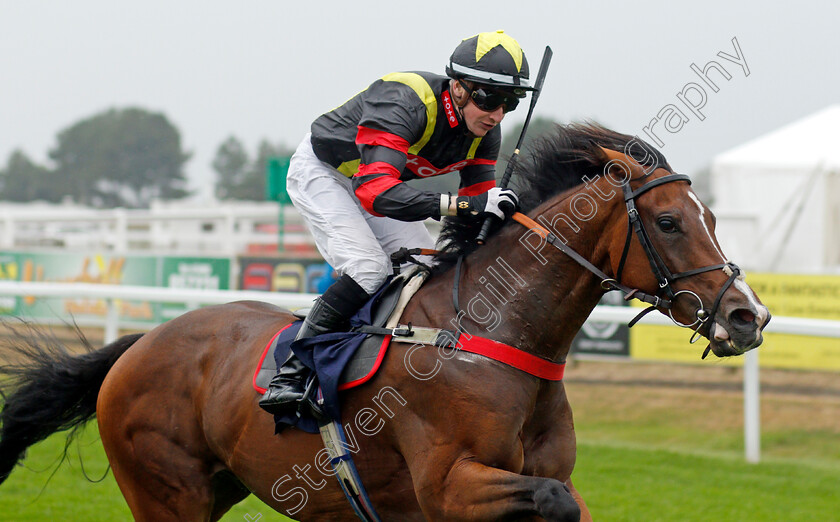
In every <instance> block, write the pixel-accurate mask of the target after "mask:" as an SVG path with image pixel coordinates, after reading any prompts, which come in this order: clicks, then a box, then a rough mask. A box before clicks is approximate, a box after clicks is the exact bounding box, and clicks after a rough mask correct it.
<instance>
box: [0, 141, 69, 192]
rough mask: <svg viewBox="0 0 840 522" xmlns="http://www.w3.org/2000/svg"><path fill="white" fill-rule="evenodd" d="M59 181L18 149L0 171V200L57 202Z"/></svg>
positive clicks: (59, 187)
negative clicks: (0, 188) (0, 185)
mask: <svg viewBox="0 0 840 522" xmlns="http://www.w3.org/2000/svg"><path fill="white" fill-rule="evenodd" d="M61 181H62V180H60V179H57V176H55V175H54V173H53V172H51V171H50V170H49V169H47V168H46V167H43V166H41V165H38V164H36V163H34V162H33V161H32V160H30V159H29V157H28V156H27V155H26V153H24V152H23V151H21V150H19V149H18V150H15V151H14V152H12V154H11V155H10V156H9V161H8V163H7V164H6V168H5V169H4V170H2V171H0V184H2V190H0V199H3V200H5V201H19V202H26V201H35V200H45V201H52V202H58V201H60V200H61V196H62V190H61V187H62V183H61Z"/></svg>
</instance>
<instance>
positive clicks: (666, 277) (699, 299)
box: [599, 141, 770, 357]
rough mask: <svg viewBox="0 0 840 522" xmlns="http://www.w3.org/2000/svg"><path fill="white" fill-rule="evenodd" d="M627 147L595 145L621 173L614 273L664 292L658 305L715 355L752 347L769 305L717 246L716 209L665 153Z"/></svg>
mask: <svg viewBox="0 0 840 522" xmlns="http://www.w3.org/2000/svg"><path fill="white" fill-rule="evenodd" d="M635 145H646V144H642V142H639V141H637V142H636V143H635ZM630 146H631V147H632V145H630ZM638 149H644V147H642V146H640V147H638ZM648 150H649V149H648ZM637 152H638V150H637ZM632 155H634V154H633V152H632V151H630V150H629V148H625V149H624V152H616V151H614V150H610V149H607V148H601V154H600V155H599V156H600V157H601V160H602V162H603V165H604V167H603V168H604V170H603V172H604V176H605V177H607V178H610V179H611V180H612V181H623V183H622V184H621V187H620V188H621V192H622V193H623V199H624V204H623V205H620V206H619V209H623V210H624V211H625V212H624V215H623V216H621V217H620V219H619V220H618V222H617V223H618V224H617V225H615V223H616V222H615V221H614V222H613V223H614V226H613V229H612V236H611V241H610V245H609V259H610V265H611V268H612V273H613V274H614V275H615V279H616V280H617V281H618V282H619V283H621V284H623V285H625V286H627V287H630V288H633V289H640V290H641V291H643V292H646V293H648V294H652V295H655V296H658V297H661V298H663V299H665V301H664V304H659V306H658V308H659V309H660V311H662V312H663V313H666V314H668V315H670V317H671V318H672V319H673V320H674V321H675V322H676V323H678V324H680V325H682V326H687V327H690V328H692V329H695V330H696V331H697V332H698V333H699V334H701V335H703V336H705V337H707V338H708V339H709V346H710V348H711V350H712V351H713V352H714V354H715V355H717V356H719V357H723V356H729V355H740V354H742V353H744V352H746V351H747V350H750V349H752V348H755V347H757V346H758V345H760V344H761V342H762V340H763V339H762V330H763V329H764V327H765V326H766V325H767V323H768V321H769V320H770V313H769V312H768V310H767V308H766V307H765V306H764V305H762V304H761V302H760V301H759V299H758V297H757V296H756V295H755V292H753V290H752V288H750V287H749V285H747V283H746V282H745V280H744V274H743V272H741V271H740V269H739V268H738V266H737V265H735V264H734V263H732V262H730V261H729V260H728V259H727V258H726V256H725V255H724V254H723V252H722V250H721V248H720V245H719V244H718V241H717V239H716V237H715V217H714V215H713V214H712V212H711V211H710V210H709V208H708V207H706V205H704V204H703V203H702V202H701V201H700V199H699V198H698V197H697V195H696V194H695V193H694V191H693V190H691V186H690V183H691V182H690V180H689V179H688V177H687V176H683V175H679V174H675V173H674V172H673V171H671V169H670V167H669V166H668V164H667V163H666V162H664V161H660V162H657V161H655V160H654V161H650V160H649V159H648V160H647V161H646V160H645V159H640V161H636V160H635V159H634V158H633V157H631V156H632ZM636 155H637V154H636ZM663 159H664V158H663ZM619 212H621V210H619ZM654 304H658V303H654ZM703 355H704V356H705V355H706V353H704V354H703Z"/></svg>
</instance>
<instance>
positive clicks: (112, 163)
mask: <svg viewBox="0 0 840 522" xmlns="http://www.w3.org/2000/svg"><path fill="white" fill-rule="evenodd" d="M49 155H50V158H52V159H53V160H54V161H55V163H56V169H55V170H56V173H57V174H58V176H59V177H61V178H63V179H64V180H65V181H69V183H68V184H67V192H68V194H69V195H71V196H72V197H73V199H74V200H76V201H77V202H78V203H82V204H86V205H92V206H98V207H115V206H124V207H135V208H139V207H148V206H149V203H150V202H151V200H152V199H155V198H162V199H174V198H181V197H184V196H186V195H188V194H189V191H188V190H187V189H186V186H187V180H186V176H185V174H184V170H183V168H184V164H185V163H186V162H187V160H189V157H190V155H189V154H187V153H185V152H183V151H182V150H181V136H180V133H179V132H178V129H177V128H175V127H174V126H173V125H172V124H171V123H170V122H169V121H168V120H167V118H166V116H164V115H163V114H160V113H152V112H148V111H146V110H143V109H138V108H128V109H122V110H117V109H111V110H109V111H106V112H103V113H100V114H97V115H95V116H93V117H91V118H89V119H86V120H83V121H81V122H79V123H76V124H75V125H73V126H71V127H69V128H67V129H65V130H63V131H61V132H60V133H59V134H58V145H57V146H56V147H55V148H54V149H53V150H51V151H50V153H49Z"/></svg>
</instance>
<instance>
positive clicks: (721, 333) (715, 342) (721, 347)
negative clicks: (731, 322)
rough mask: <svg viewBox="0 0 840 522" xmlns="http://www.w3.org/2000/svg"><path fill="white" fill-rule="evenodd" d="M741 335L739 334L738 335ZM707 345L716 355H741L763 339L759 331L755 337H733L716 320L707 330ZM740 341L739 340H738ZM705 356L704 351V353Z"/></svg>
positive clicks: (756, 345)
mask: <svg viewBox="0 0 840 522" xmlns="http://www.w3.org/2000/svg"><path fill="white" fill-rule="evenodd" d="M739 337H741V336H739ZM708 338H709V347H710V348H711V350H712V353H714V354H715V355H717V356H718V357H731V356H733V355H742V354H744V353H745V352H748V351H750V350H752V349H753V348H756V347H758V346H759V345H760V344H761V342H762V341H763V340H764V339H763V336H762V335H761V334H760V333H759V334H758V337H757V338H754V339H751V340H747V339H733V338H732V337H731V336H730V334H729V332H728V331H727V330H726V328H725V327H724V326H723V325H721V324H720V323H718V322H715V323H714V324H712V326H711V328H710V331H709V335H708ZM739 341H741V342H739ZM704 356H705V353H704Z"/></svg>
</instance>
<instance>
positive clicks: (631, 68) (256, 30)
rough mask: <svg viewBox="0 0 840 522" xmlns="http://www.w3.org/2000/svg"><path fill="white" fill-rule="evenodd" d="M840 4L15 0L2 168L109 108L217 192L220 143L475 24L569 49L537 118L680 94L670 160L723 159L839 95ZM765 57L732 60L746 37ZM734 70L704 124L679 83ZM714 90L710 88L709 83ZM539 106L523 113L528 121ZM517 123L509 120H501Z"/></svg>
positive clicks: (423, 59) (4, 38) (648, 110)
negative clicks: (158, 136)
mask: <svg viewBox="0 0 840 522" xmlns="http://www.w3.org/2000/svg"><path fill="white" fill-rule="evenodd" d="M837 20H840V4H838V3H837V2H829V1H825V2H812V1H798V2H784V4H782V3H780V2H761V1H748V2H734V1H731V0H730V1H723V2H721V1H704V2H657V1H636V2H632V3H630V2H567V1H557V0H552V1H516V2H512V1H510V0H505V1H499V0H483V1H481V2H449V3H443V2H434V3H426V4H423V3H418V2H405V3H403V2H396V1H390V2H375V1H322V2H317V1H309V2H285V1H282V2H281V1H279V0H278V1H267V0H248V1H239V2H228V1H217V0H204V1H193V0H190V1H177V2H173V1H161V0H144V1H143V2H119V1H113V0H76V1H74V2H60V1H57V0H56V1H44V0H27V1H25V2H23V1H17V0H0V72H2V78H3V79H2V81H0V164H2V165H5V163H6V160H7V158H8V156H9V154H10V153H11V151H12V150H13V149H15V148H22V149H24V150H25V151H26V153H27V154H29V155H30V156H31V157H32V158H33V159H36V160H38V161H40V162H45V161H46V153H47V150H48V149H50V148H51V147H53V146H54V145H55V136H56V134H57V133H58V132H59V131H60V130H61V129H64V128H66V127H67V126H69V125H72V124H73V123H75V122H77V121H78V120H80V119H82V118H85V117H88V116H91V115H93V114H95V113H98V112H100V111H103V110H106V109H108V108H110V107H127V106H140V107H143V108H146V109H149V110H154V111H161V112H163V113H165V114H166V115H167V116H168V117H169V119H170V121H171V122H172V123H173V124H175V125H176V126H177V127H178V129H179V130H180V131H181V135H182V138H183V140H184V144H185V147H186V148H187V149H188V150H190V151H192V152H193V154H194V155H193V158H192V160H191V161H190V162H189V164H188V165H187V170H188V173H189V176H190V179H191V184H192V186H193V188H198V189H200V190H201V193H202V194H209V187H210V185H211V184H212V175H213V174H212V169H211V167H210V162H211V161H212V158H213V155H214V153H215V150H216V147H217V146H218V145H219V144H220V143H221V142H222V141H223V140H224V139H225V138H226V137H227V136H229V135H231V134H233V135H235V136H237V137H239V138H240V139H241V140H243V141H244V142H245V143H246V145H247V146H248V149H249V151H251V152H252V153H253V151H254V150H255V148H256V145H257V143H258V142H259V140H260V139H262V138H267V139H269V140H271V141H272V142H280V141H283V142H286V143H287V144H289V145H296V144H297V142H298V141H300V138H301V137H302V136H303V134H304V133H305V132H306V131H307V130H308V127H309V124H310V122H311V121H312V119H314V118H315V117H316V116H318V115H319V114H320V113H322V112H325V111H326V110H329V109H331V108H333V107H335V106H337V105H339V104H341V103H342V102H343V101H345V100H346V99H347V98H349V97H350V96H352V95H353V94H355V93H356V92H358V91H360V90H362V89H363V88H364V87H365V86H366V85H367V84H369V83H370V82H371V81H373V80H374V79H376V78H378V77H379V76H382V75H383V74H386V73H388V72H392V71H396V70H430V71H435V72H440V73H443V67H444V64H445V62H446V60H447V59H448V57H449V54H450V53H451V51H452V49H453V48H454V47H455V45H457V44H458V42H459V41H460V40H461V39H462V38H465V37H467V36H470V35H472V34H475V33H477V32H481V31H489V30H495V29H500V28H501V29H505V30H506V31H507V32H508V33H509V34H511V35H512V36H513V37H515V38H516V39H517V40H518V41H519V43H520V44H521V45H522V47H523V48H524V49H525V52H526V54H527V56H528V58H529V60H530V62H531V65H532V69H534V73H533V74H536V72H535V71H536V69H537V67H538V65H539V61H540V57H541V55H542V50H543V48H544V46H545V45H550V46H551V47H552V48H553V50H554V61H553V63H552V66H551V71H550V73H549V76H548V78H547V80H546V85H545V90H544V93H543V94H542V96H541V98H540V102H539V104H538V107H537V113H538V114H540V115H544V116H550V117H553V118H556V119H559V120H562V121H568V120H571V119H584V118H588V119H596V120H598V121H601V122H602V123H604V124H606V125H608V126H610V127H612V128H614V129H616V130H619V131H622V132H625V133H629V134H639V135H640V136H642V137H643V138H644V137H645V136H644V135H643V130H642V129H643V127H644V126H645V125H647V124H648V123H649V122H650V120H651V119H652V118H654V117H656V115H657V113H658V112H659V111H660V110H661V109H662V108H663V107H664V106H665V105H667V104H675V105H677V106H678V107H680V109H681V110H683V111H684V112H685V114H686V115H687V116H688V117H689V118H690V121H688V122H687V123H685V125H684V127H683V128H682V129H681V130H680V131H679V132H677V133H675V134H669V133H668V132H667V131H664V130H662V127H661V124H660V131H659V134H660V137H661V138H662V141H663V142H664V143H665V146H664V147H662V151H663V152H664V153H665V155H666V156H667V157H668V159H669V161H670V163H671V165H672V166H673V167H674V168H675V169H677V170H680V171H683V172H688V173H693V172H695V171H696V170H698V169H700V168H702V167H703V166H705V165H707V164H708V163H709V162H710V160H711V158H712V156H714V155H715V154H717V153H719V152H722V151H724V150H727V149H729V148H731V147H733V146H736V145H739V144H741V143H743V142H744V141H747V140H749V139H752V138H754V137H756V136H758V135H760V134H762V133H764V132H767V131H769V130H772V129H774V128H776V127H778V126H780V125H782V124H785V123H788V122H790V121H793V120H795V119H797V118H800V117H802V116H805V115H807V114H809V113H811V112H814V111H816V110H818V109H820V108H822V107H824V106H826V105H830V104H832V103H838V102H840V73H838V66H839V65H840V58H838V53H839V52H840V32H838V31H837V29H836V23H837ZM733 37H737V39H738V42H739V43H740V46H741V50H742V52H743V56H744V58H745V60H746V62H747V65H748V67H749V70H750V75H749V77H745V75H744V72H743V70H742V69H741V68H739V66H737V65H736V64H734V63H732V62H729V61H726V60H724V59H721V58H720V57H718V56H716V55H717V53H718V52H720V51H724V52H726V53H729V54H731V55H733V54H735V50H734V48H733V45H732V43H731V39H732V38H733ZM709 60H716V61H718V62H719V63H721V65H723V66H724V67H725V68H726V69H727V71H728V72H729V73H730V74H731V75H732V78H731V80H729V81H725V80H723V79H722V78H720V77H719V76H716V73H712V77H713V78H717V79H719V81H718V82H716V83H717V84H718V86H719V87H720V90H719V92H717V93H714V92H712V91H711V89H709V88H706V89H705V90H706V92H707V95H708V99H707V101H706V105H705V107H704V108H703V109H702V112H703V114H704V115H705V120H704V121H700V120H699V119H698V118H697V117H696V116H695V115H693V114H692V113H691V112H689V111H688V109H686V108H685V106H683V105H681V103H680V102H679V100H678V99H677V96H676V95H677V93H678V92H679V91H680V90H682V89H683V87H684V86H685V85H686V84H687V83H688V82H699V83H702V82H700V80H699V79H698V77H697V76H696V75H695V74H694V73H693V72H692V71H691V69H690V65H691V64H692V63H695V64H697V65H698V66H700V67H701V68H702V67H703V66H704V65H705V64H706V63H707V62H708V61H709ZM704 87H706V86H704ZM525 112H526V111H525V110H520V111H517V112H515V113H512V114H510V115H509V116H508V120H506V123H508V126H509V124H510V122H516V121H521V120H523V119H524V117H525ZM503 125H504V124H503Z"/></svg>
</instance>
